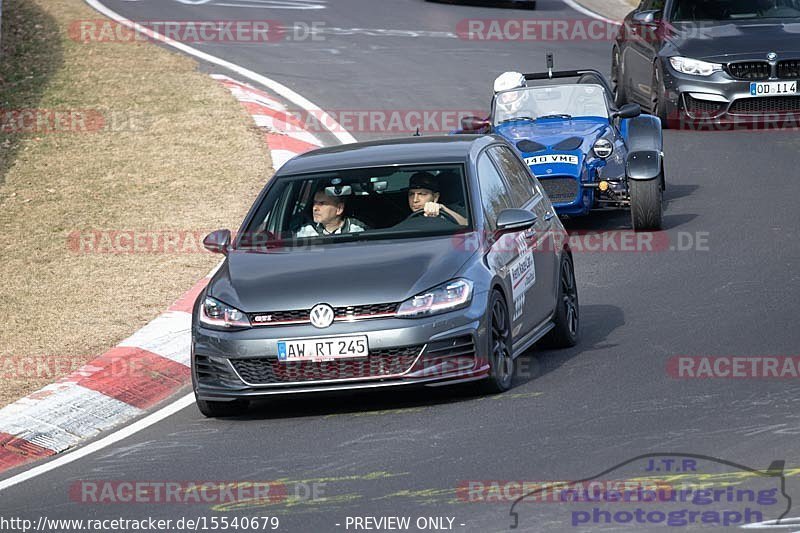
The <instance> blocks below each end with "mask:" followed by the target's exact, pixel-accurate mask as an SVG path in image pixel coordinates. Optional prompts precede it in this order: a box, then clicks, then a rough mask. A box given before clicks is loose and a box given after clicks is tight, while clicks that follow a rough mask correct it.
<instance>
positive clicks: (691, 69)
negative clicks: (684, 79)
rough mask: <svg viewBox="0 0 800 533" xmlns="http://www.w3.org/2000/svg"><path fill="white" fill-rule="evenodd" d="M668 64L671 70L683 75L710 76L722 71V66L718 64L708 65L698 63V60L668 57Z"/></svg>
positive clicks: (704, 62) (703, 62)
mask: <svg viewBox="0 0 800 533" xmlns="http://www.w3.org/2000/svg"><path fill="white" fill-rule="evenodd" d="M669 62H670V64H671V65H672V68H674V69H675V70H677V71H678V72H683V73H684V74H693V75H695V76H711V75H712V74H714V73H715V72H719V71H721V70H722V65H720V64H719V63H708V62H706V61H700V60H699V59H690V58H688V57H680V56H675V57H670V58H669Z"/></svg>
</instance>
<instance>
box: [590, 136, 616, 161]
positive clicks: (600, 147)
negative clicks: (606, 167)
mask: <svg viewBox="0 0 800 533" xmlns="http://www.w3.org/2000/svg"><path fill="white" fill-rule="evenodd" d="M592 151H593V152H594V155H596V156H597V157H599V158H600V159H608V157H610V156H611V154H612V153H614V144H613V143H612V142H611V141H609V140H608V139H597V142H596V143H594V147H592Z"/></svg>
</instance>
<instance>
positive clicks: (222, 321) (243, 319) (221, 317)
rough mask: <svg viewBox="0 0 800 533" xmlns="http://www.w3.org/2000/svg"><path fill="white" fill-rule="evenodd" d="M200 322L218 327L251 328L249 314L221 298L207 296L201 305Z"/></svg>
mask: <svg viewBox="0 0 800 533" xmlns="http://www.w3.org/2000/svg"><path fill="white" fill-rule="evenodd" d="M200 322H202V323H203V324H205V325H207V326H214V327H217V328H249V327H250V319H249V318H247V315H245V314H244V313H242V312H241V311H239V310H238V309H236V308H235V307H231V306H230V305H226V304H224V303H222V302H220V301H219V300H215V299H214V298H212V297H210V296H206V298H205V300H203V303H202V305H201V306H200Z"/></svg>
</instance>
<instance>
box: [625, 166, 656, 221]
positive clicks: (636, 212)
mask: <svg viewBox="0 0 800 533" xmlns="http://www.w3.org/2000/svg"><path fill="white" fill-rule="evenodd" d="M663 181H664V178H663V175H660V176H659V177H657V178H655V179H652V180H647V181H639V180H629V181H628V187H629V189H630V195H631V222H632V224H633V230H634V231H651V230H659V229H661V224H662V218H663V211H664V207H663V200H664V191H663V187H662V183H663Z"/></svg>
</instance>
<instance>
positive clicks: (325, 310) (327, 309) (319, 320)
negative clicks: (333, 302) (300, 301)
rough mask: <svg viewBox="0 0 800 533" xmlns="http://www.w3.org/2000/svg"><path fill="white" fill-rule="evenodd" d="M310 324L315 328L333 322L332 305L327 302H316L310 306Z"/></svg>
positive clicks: (326, 325) (325, 326)
mask: <svg viewBox="0 0 800 533" xmlns="http://www.w3.org/2000/svg"><path fill="white" fill-rule="evenodd" d="M309 318H310V319H311V325H312V326H314V327H316V328H327V327H328V326H330V325H331V324H332V323H333V307H331V306H330V305H328V304H317V305H315V306H314V307H312V308H311V313H310V317H309Z"/></svg>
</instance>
